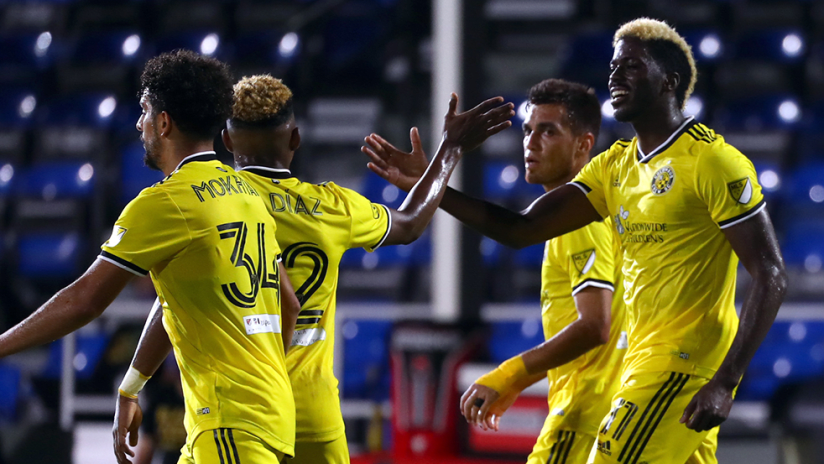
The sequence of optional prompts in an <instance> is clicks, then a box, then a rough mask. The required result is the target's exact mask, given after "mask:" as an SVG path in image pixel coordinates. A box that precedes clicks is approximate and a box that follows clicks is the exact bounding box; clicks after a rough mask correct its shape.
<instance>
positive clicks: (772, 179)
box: [758, 169, 781, 191]
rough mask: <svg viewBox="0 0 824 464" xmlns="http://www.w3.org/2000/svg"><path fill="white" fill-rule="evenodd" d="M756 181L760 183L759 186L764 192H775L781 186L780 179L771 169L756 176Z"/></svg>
mask: <svg viewBox="0 0 824 464" xmlns="http://www.w3.org/2000/svg"><path fill="white" fill-rule="evenodd" d="M758 181H759V182H760V183H761V186H762V187H764V190H767V191H773V190H776V189H778V187H779V186H781V178H780V177H779V176H778V173H777V172H775V171H773V170H772V169H766V170H764V172H762V173H761V175H760V176H758Z"/></svg>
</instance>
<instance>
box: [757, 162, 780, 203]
mask: <svg viewBox="0 0 824 464" xmlns="http://www.w3.org/2000/svg"><path fill="white" fill-rule="evenodd" d="M753 165H754V166H755V172H756V173H757V174H758V183H759V184H761V190H762V192H763V193H764V196H765V197H766V198H767V200H773V199H776V198H779V197H780V195H781V192H782V190H781V188H782V186H783V182H785V181H786V179H784V174H783V171H782V169H781V167H780V166H779V164H778V163H776V162H768V161H753Z"/></svg>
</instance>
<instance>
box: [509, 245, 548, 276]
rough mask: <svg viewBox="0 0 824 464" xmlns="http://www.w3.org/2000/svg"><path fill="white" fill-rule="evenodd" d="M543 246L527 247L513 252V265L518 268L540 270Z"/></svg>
mask: <svg viewBox="0 0 824 464" xmlns="http://www.w3.org/2000/svg"><path fill="white" fill-rule="evenodd" d="M544 246H545V245H544V244H543V243H539V244H537V245H532V246H528V247H526V248H522V249H520V250H518V251H516V252H515V264H516V265H517V266H519V267H522V268H525V269H532V270H540V269H541V263H543V259H544Z"/></svg>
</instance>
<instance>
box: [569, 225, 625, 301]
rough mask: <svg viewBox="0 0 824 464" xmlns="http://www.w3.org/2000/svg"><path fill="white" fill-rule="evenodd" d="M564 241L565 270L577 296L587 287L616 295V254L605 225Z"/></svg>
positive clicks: (577, 233) (578, 232)
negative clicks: (604, 290) (601, 289)
mask: <svg viewBox="0 0 824 464" xmlns="http://www.w3.org/2000/svg"><path fill="white" fill-rule="evenodd" d="M563 237H564V244H563V248H564V249H565V252H566V254H567V257H566V258H567V259H566V266H565V267H566V269H567V272H568V273H569V281H570V283H571V284H572V295H573V296H575V294H577V293H578V292H580V291H581V290H583V289H585V288H587V287H598V288H605V289H608V290H611V291H613V292H614V291H615V282H614V280H615V252H614V251H613V249H612V246H613V241H612V232H611V231H610V230H609V226H607V225H606V224H605V223H604V222H593V223H591V224H589V225H588V226H586V227H582V228H580V229H578V230H576V231H574V232H570V233H568V234H566V235H564V236H563Z"/></svg>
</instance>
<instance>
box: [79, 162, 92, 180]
mask: <svg viewBox="0 0 824 464" xmlns="http://www.w3.org/2000/svg"><path fill="white" fill-rule="evenodd" d="M92 177H94V166H92V165H91V163H86V164H84V165H83V166H80V169H78V170H77V179H78V180H80V182H88V181H90V180H91V179H92Z"/></svg>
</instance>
